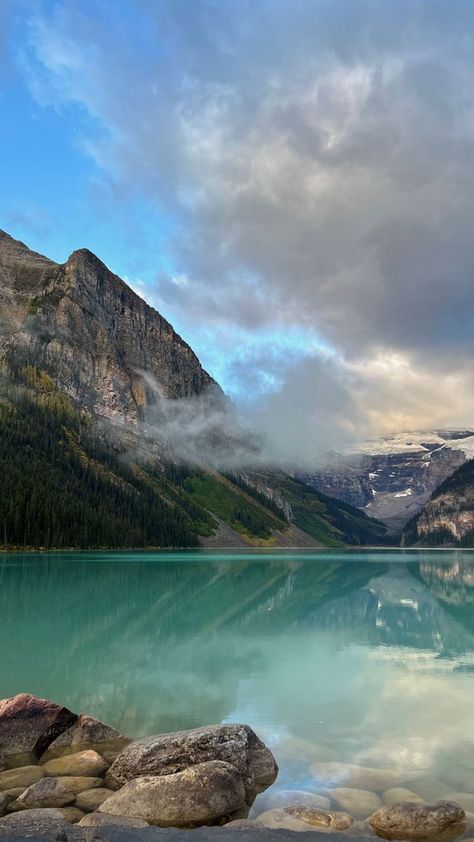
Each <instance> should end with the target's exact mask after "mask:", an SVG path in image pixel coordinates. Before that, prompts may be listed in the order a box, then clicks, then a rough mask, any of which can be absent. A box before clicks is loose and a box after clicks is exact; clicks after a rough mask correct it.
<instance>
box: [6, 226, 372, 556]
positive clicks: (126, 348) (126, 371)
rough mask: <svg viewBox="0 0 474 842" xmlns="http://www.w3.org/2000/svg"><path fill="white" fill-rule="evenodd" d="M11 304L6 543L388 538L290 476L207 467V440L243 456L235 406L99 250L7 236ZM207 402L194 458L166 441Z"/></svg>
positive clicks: (337, 542) (339, 542)
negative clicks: (46, 246)
mask: <svg viewBox="0 0 474 842" xmlns="http://www.w3.org/2000/svg"><path fill="white" fill-rule="evenodd" d="M0 303H1V305H2V306H1V308H0V313H1V316H2V318H1V319H0V375H1V376H0V432H1V435H0V469H1V470H2V472H3V474H4V475H5V474H6V475H8V476H9V483H8V484H7V485H6V486H4V488H3V489H2V490H0V542H1V541H2V536H3V544H4V545H5V546H15V547H18V546H23V547H25V546H28V547H34V546H36V547H37V546H47V547H61V546H80V547H92V546H94V547H97V546H107V547H110V546H129V547H130V546H195V545H197V544H201V545H204V546H205V545H206V543H208V544H212V543H213V542H214V545H215V541H216V540H217V539H216V535H218V534H219V529H220V528H221V527H222V528H223V525H225V529H224V532H225V535H226V538H225V540H226V541H228V542H229V544H230V545H234V543H235V541H237V542H242V543H243V544H244V545H247V546H248V545H258V546H278V545H279V544H280V545H285V546H288V544H289V542H290V541H294V542H295V545H300V546H335V547H336V546H343V545H344V544H346V543H355V544H366V543H371V544H372V543H380V541H381V540H383V538H384V536H385V532H386V530H385V527H383V526H382V524H380V523H378V522H377V521H373V520H371V519H369V518H367V517H366V516H365V515H364V514H363V513H360V512H358V511H357V510H356V509H353V508H352V507H350V506H346V505H343V504H339V503H338V502H337V501H334V500H331V499H330V498H328V497H326V496H325V495H322V494H319V493H318V492H315V491H312V490H311V489H309V488H308V487H307V486H303V485H302V484H300V483H298V482H297V481H296V480H293V479H292V478H291V477H289V476H288V475H286V474H284V472H282V471H271V470H268V471H266V472H264V474H265V475H264V474H262V472H261V470H260V473H256V472H255V469H252V467H251V466H250V468H249V469H248V470H247V471H246V473H245V476H244V475H243V474H241V473H239V470H238V469H233V473H232V474H231V475H228V474H223V473H222V469H219V470H218V469H216V467H215V466H211V465H207V464H206V460H205V455H206V450H205V448H204V444H205V443H206V444H207V446H208V448H211V447H212V446H213V445H216V446H217V445H219V446H220V447H221V448H222V450H223V451H224V452H225V449H226V448H227V451H228V452H229V453H232V452H233V451H235V449H236V447H237V445H238V446H239V447H240V445H241V442H239V441H238V439H236V438H235V437H234V438H232V435H233V433H229V432H228V431H227V430H225V429H223V430H220V429H219V426H218V424H219V419H220V418H221V416H222V417H225V411H226V409H227V407H228V399H227V398H226V397H225V395H224V393H223V392H222V390H221V388H220V386H219V385H218V384H217V383H216V381H215V380H213V378H212V377H211V376H210V375H209V374H208V373H207V372H206V371H205V370H204V369H203V368H202V366H201V364H200V362H199V359H198V357H197V356H196V354H195V353H194V351H193V350H192V348H191V347H190V346H189V345H188V344H187V343H186V342H185V341H184V340H183V339H182V338H181V337H180V336H179V335H178V334H177V333H176V332H175V331H174V329H173V327H172V325H171V324H170V323H169V322H168V321H167V320H166V319H164V318H163V317H162V316H161V314H160V313H158V312H157V311H156V310H154V309H153V308H152V307H150V306H149V305H148V304H147V303H146V302H145V301H143V299H141V298H140V296H139V295H137V293H135V292H134V291H133V290H131V289H130V288H129V287H128V285H127V284H126V283H125V281H123V280H122V279H121V278H120V277H119V276H118V275H115V274H114V273H112V272H111V271H110V270H109V269H108V268H107V266H106V264H105V263H103V262H102V261H101V260H100V259H99V258H98V257H96V255H94V254H93V253H92V252H90V251H89V250H88V249H78V250H76V251H74V252H73V253H72V254H71V255H70V257H69V258H68V260H67V261H66V262H65V263H63V264H58V263H55V262H54V261H50V260H49V258H46V257H44V256H43V255H39V254H37V253H36V252H30V250H29V249H28V247H27V246H25V244H24V243H21V241H17V240H14V239H13V238H11V237H10V236H9V235H6V234H5V233H3V234H2V235H1V236H0ZM194 406H197V408H198V411H199V412H200V413H201V414H200V415H198V421H199V424H197V427H198V428H199V425H200V424H201V423H202V422H204V432H203V433H202V435H201V437H200V438H199V437H198V438H197V439H196V444H197V447H196V450H197V453H198V460H197V462H195V463H189V462H187V461H186V460H183V457H182V455H180V453H179V452H178V451H176V449H175V445H174V444H173V440H172V439H171V440H170V442H168V441H167V440H166V436H165V435H163V436H162V435H161V434H162V433H163V425H164V430H165V432H166V429H167V428H166V424H167V423H169V424H170V427H171V429H175V428H176V426H178V427H182V426H183V424H185V423H187V419H186V416H185V415H180V414H179V411H178V414H176V410H181V409H183V407H184V408H185V409H186V410H188V409H189V407H194ZM207 412H208V413H209V417H210V419H211V421H212V423H213V424H214V426H212V424H210V426H209V429H208V430H206V426H205V424H206V422H207V416H206V413H207ZM167 413H168V414H167ZM170 413H171V414H170ZM170 419H171V420H170ZM214 419H217V421H215V420H214ZM188 420H189V419H188ZM192 421H193V418H191V422H192ZM173 425H174V427H173ZM181 433H182V434H183V435H184V438H186V436H187V433H188V431H187V429H186V427H185V426H184V430H181ZM243 434H244V431H240V436H241V437H243ZM206 435H207V439H208V441H207V442H205V438H206ZM252 446H253V445H252ZM252 446H247V451H246V455H247V458H248V460H251V458H252V453H253V451H252ZM207 452H209V450H208V451H207ZM198 463H199V464H198ZM98 489H100V493H99V490H98ZM92 503H93V505H92ZM70 513H74V516H73V517H71V515H70ZM221 531H222V530H221ZM75 537H76V540H77V544H75V542H74V539H75Z"/></svg>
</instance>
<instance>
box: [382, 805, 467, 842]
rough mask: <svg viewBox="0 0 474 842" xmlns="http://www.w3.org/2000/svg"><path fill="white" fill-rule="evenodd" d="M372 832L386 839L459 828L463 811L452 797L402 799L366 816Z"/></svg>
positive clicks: (433, 834)
mask: <svg viewBox="0 0 474 842" xmlns="http://www.w3.org/2000/svg"><path fill="white" fill-rule="evenodd" d="M369 823H370V825H371V826H372V827H373V829H374V830H375V832H376V833H378V834H379V835H380V836H383V837H385V838H386V839H422V838H427V837H431V836H437V835H438V834H440V833H442V832H443V831H446V830H447V829H449V828H450V829H453V830H456V828H457V829H458V830H459V833H462V832H463V830H464V828H465V825H466V813H465V812H464V810H463V808H462V807H461V805H460V804H457V803H456V802H455V801H436V802H435V803H434V804H419V803H414V802H410V801H402V802H400V803H399V804H394V805H393V806H392V807H382V808H381V809H380V810H377V811H376V812H375V813H374V814H373V815H372V816H370V817H369Z"/></svg>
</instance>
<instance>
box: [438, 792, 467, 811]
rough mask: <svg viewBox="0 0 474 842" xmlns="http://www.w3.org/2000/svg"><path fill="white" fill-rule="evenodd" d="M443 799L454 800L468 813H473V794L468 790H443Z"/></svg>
mask: <svg viewBox="0 0 474 842" xmlns="http://www.w3.org/2000/svg"><path fill="white" fill-rule="evenodd" d="M443 800H444V801H456V803H457V804H461V806H462V807H463V808H464V810H466V811H467V812H469V813H474V795H473V794H472V793H470V792H445V794H444V796H443Z"/></svg>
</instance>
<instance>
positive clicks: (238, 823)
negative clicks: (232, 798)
mask: <svg viewBox="0 0 474 842" xmlns="http://www.w3.org/2000/svg"><path fill="white" fill-rule="evenodd" d="M234 828H237V830H239V829H240V830H245V829H248V828H251V829H253V830H262V828H263V825H262V824H259V823H258V821H256V820H255V819H234V821H232V822H227V824H223V825H222V830H227V829H229V830H233V829H234ZM463 842H464V840H463Z"/></svg>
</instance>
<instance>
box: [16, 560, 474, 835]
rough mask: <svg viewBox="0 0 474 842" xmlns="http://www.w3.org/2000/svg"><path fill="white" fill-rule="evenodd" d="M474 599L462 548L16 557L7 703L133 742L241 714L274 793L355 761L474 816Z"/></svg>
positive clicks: (319, 783) (470, 564)
mask: <svg viewBox="0 0 474 842" xmlns="http://www.w3.org/2000/svg"><path fill="white" fill-rule="evenodd" d="M473 609H474V555H473V554H471V553H469V552H461V551H444V552H431V551H420V552H411V551H410V552H409V551H406V552H404V551H384V552H379V551H373V552H362V551H361V552H358V551H353V552H315V551H311V552H303V553H302V552H299V551H298V552H290V551H288V552H283V551H282V552H268V551H265V552H258V551H255V552H251V551H249V552H245V553H236V552H232V553H231V552H226V551H223V552H217V551H216V552H212V553H210V552H182V553H154V554H147V553H105V552H104V553H64V554H49V555H46V554H42V555H40V554H24V555H23V554H6V555H2V556H0V611H1V627H0V663H1V674H0V697H2V698H3V697H6V696H10V695H13V694H15V693H18V692H20V691H25V692H29V693H34V694H37V695H39V696H45V697H48V698H51V699H53V700H55V701H57V702H62V703H64V704H65V705H67V706H68V707H70V708H72V709H73V710H75V711H78V712H79V711H81V712H86V713H90V714H92V715H94V716H96V717H98V718H100V719H102V720H105V721H106V722H109V723H110V724H112V725H114V726H116V727H117V728H119V729H121V730H122V731H123V732H124V733H126V734H128V735H130V736H140V735H146V734H152V733H157V732H165V731H173V730H178V729H181V728H191V727H194V726H197V725H203V724H207V723H213V722H230V721H239V722H246V723H248V724H249V725H251V726H252V727H253V728H254V729H255V730H256V731H257V733H258V734H259V735H260V736H261V737H262V738H263V739H264V740H265V741H266V742H267V743H268V744H269V745H270V746H271V748H272V750H273V751H274V754H275V755H276V757H277V760H278V762H279V765H280V775H279V778H278V781H277V783H276V784H275V785H274V789H275V788H279V787H280V788H297V789H305V790H311V791H318V790H323V789H325V788H326V787H327V786H331V785H335V784H338V783H339V784H341V783H342V784H344V783H345V777H344V775H341V774H340V773H339V771H338V769H340V767H329V766H324V764H328V763H334V762H337V763H340V764H344V765H347V764H357V765H359V766H364V767H365V766H367V767H376V768H381V769H389V770H395V771H397V773H399V776H400V781H402V782H404V786H408V788H409V789H410V790H413V791H415V792H417V793H418V794H420V795H422V796H423V797H425V798H430V797H433V798H439V797H442V796H443V795H447V794H449V793H452V792H457V793H459V792H462V793H466V794H465V795H464V796H463V799H464V803H463V806H465V808H466V809H468V810H469V811H470V812H474V703H473V701H474V610H473ZM315 763H316V764H320V765H319V766H317V767H315V766H314V764H315ZM321 764H323V765H321ZM335 770H336V771H335ZM413 781H414V782H413ZM410 782H411V783H410ZM372 788H373V789H379V790H380V789H381V788H382V787H377V786H374V787H372ZM444 790H447V791H446V792H444ZM470 793H473V794H470ZM266 799H268V793H267V794H266V795H262V796H259V799H258V803H257V805H256V807H255V808H254V811H255V810H257V811H258V810H259V809H263V807H264V806H265V805H266V803H267V800H266ZM470 799H471V800H470ZM471 801H472V803H471ZM471 835H472V834H471Z"/></svg>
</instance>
